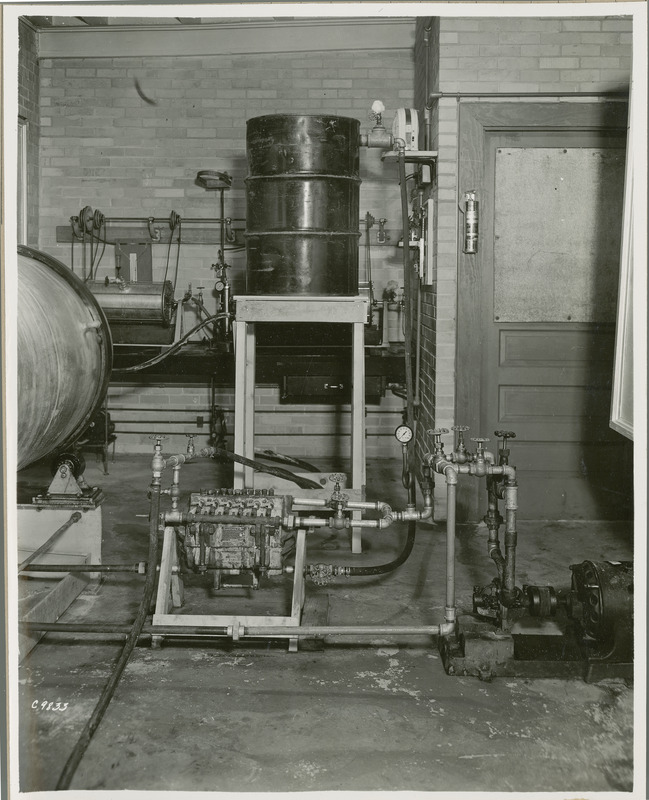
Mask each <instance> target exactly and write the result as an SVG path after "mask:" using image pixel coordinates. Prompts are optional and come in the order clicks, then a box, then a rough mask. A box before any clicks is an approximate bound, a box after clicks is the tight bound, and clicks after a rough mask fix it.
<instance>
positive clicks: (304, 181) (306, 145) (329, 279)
mask: <svg viewBox="0 0 649 800" xmlns="http://www.w3.org/2000/svg"><path fill="white" fill-rule="evenodd" d="M359 135H360V123H359V121H358V120H356V119H350V118H347V117H333V116H322V115H318V116H294V115H281V114H274V115H269V116H264V117H256V118H254V119H251V120H249V121H248V130H247V153H248V167H249V171H250V174H249V176H248V177H247V178H246V201H247V214H246V250H247V257H248V265H247V282H246V291H247V293H248V294H260V295H266V294H269V295H291V294H300V295H307V296H318V295H356V294H358V239H359V236H360V232H359V201H358V197H359V186H360V178H359V177H358V171H359V150H358V148H359Z"/></svg>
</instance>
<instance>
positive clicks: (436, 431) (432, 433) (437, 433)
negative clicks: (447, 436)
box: [426, 428, 449, 436]
mask: <svg viewBox="0 0 649 800" xmlns="http://www.w3.org/2000/svg"><path fill="white" fill-rule="evenodd" d="M426 433H427V434H428V435H429V436H441V435H442V434H444V433H449V429H448V428H429V429H428V430H427V431H426Z"/></svg>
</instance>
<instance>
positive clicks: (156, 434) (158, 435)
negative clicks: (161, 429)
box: [149, 433, 169, 439]
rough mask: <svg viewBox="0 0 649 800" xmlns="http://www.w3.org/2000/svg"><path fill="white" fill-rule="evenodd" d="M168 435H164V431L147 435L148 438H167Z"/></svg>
mask: <svg viewBox="0 0 649 800" xmlns="http://www.w3.org/2000/svg"><path fill="white" fill-rule="evenodd" d="M167 438H169V437H167V436H165V434H164V433H152V434H151V435H150V436H149V439H167Z"/></svg>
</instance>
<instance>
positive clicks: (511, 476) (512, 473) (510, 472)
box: [503, 464, 517, 486]
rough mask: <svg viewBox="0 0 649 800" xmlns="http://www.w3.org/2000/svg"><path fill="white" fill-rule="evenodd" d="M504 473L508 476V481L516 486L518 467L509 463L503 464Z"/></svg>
mask: <svg viewBox="0 0 649 800" xmlns="http://www.w3.org/2000/svg"><path fill="white" fill-rule="evenodd" d="M503 475H504V476H505V477H506V478H507V483H508V484H509V485H510V486H516V485H517V484H516V467H511V466H510V465H509V464H503Z"/></svg>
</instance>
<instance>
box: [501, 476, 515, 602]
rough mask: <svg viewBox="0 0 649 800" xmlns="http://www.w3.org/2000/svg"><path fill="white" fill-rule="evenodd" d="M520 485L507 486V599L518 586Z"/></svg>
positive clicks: (505, 575)
mask: <svg viewBox="0 0 649 800" xmlns="http://www.w3.org/2000/svg"><path fill="white" fill-rule="evenodd" d="M517 495H518V487H517V486H516V484H513V485H507V486H506V487H505V567H504V589H505V599H506V600H508V599H510V598H512V597H513V593H514V589H515V586H516V541H517V533H516V509H517V508H518V503H517Z"/></svg>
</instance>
